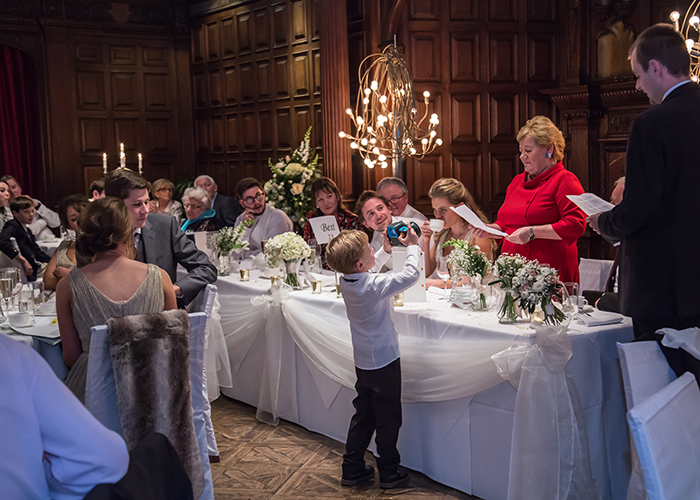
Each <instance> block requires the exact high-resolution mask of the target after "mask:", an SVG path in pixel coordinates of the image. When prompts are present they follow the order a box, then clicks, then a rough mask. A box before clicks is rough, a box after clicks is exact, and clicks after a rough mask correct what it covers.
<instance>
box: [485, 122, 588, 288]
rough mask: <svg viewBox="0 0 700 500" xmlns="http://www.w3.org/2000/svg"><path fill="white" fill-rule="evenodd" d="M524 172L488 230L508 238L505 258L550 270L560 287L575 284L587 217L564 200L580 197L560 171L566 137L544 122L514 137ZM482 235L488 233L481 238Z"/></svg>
mask: <svg viewBox="0 0 700 500" xmlns="http://www.w3.org/2000/svg"><path fill="white" fill-rule="evenodd" d="M517 139H518V142H519V143H520V161H522V162H523V166H524V167H525V172H523V173H522V174H518V175H517V176H515V178H514V179H513V181H512V182H511V183H510V186H508V189H507V191H506V199H505V201H504V202H503V205H502V206H501V209H500V210H499V211H498V219H497V220H496V222H494V223H493V224H490V226H491V227H494V228H496V229H500V230H502V231H503V232H505V233H507V234H508V236H507V237H506V238H505V241H504V242H503V248H502V252H503V253H510V254H520V255H522V256H523V257H525V258H527V259H530V260H534V259H537V260H538V261H539V262H540V264H549V266H551V267H552V268H554V269H556V270H557V271H558V272H559V278H560V279H561V281H563V282H567V281H575V282H578V281H579V272H578V249H577V248H576V241H577V240H578V239H579V238H580V237H581V235H583V232H584V231H585V229H586V221H585V214H584V213H583V212H582V211H581V210H580V209H579V208H578V207H577V206H576V205H575V204H574V203H573V202H572V201H571V200H569V199H568V198H567V197H566V196H567V195H579V194H582V193H583V188H582V187H581V183H580V182H579V180H578V178H577V177H576V176H575V175H574V174H573V173H571V172H569V171H568V170H566V169H565V168H564V165H563V164H562V162H561V160H562V158H563V157H564V145H565V143H564V137H563V136H562V134H561V131H560V130H559V129H558V128H557V127H556V126H555V125H554V123H552V122H551V120H550V119H549V118H546V117H544V116H535V117H534V118H532V119H531V120H528V122H527V123H526V124H525V126H524V127H523V128H521V129H520V132H518V137H517ZM484 234H486V233H484Z"/></svg>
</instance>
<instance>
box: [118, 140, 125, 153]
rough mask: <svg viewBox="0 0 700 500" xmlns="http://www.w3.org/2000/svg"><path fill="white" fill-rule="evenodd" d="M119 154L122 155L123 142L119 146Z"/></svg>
mask: <svg viewBox="0 0 700 500" xmlns="http://www.w3.org/2000/svg"><path fill="white" fill-rule="evenodd" d="M119 152H120V153H121V154H124V143H123V142H122V143H121V144H119Z"/></svg>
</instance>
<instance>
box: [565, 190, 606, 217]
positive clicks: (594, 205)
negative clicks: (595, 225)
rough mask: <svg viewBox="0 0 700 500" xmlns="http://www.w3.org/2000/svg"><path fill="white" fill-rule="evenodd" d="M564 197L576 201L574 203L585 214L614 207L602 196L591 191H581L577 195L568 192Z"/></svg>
mask: <svg viewBox="0 0 700 500" xmlns="http://www.w3.org/2000/svg"><path fill="white" fill-rule="evenodd" d="M566 197H567V198H569V199H570V200H571V201H573V202H574V203H576V205H577V206H578V207H579V208H580V209H581V210H583V211H584V212H585V213H586V215H595V214H598V213H600V212H607V211H608V210H612V209H613V208H615V205H613V204H612V203H610V202H607V201H605V200H604V199H603V198H601V197H599V196H596V195H594V194H593V193H583V194H581V195H578V196H576V195H573V194H568V195H566Z"/></svg>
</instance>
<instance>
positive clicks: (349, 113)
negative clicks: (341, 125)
mask: <svg viewBox="0 0 700 500" xmlns="http://www.w3.org/2000/svg"><path fill="white" fill-rule="evenodd" d="M345 113H346V114H347V115H348V116H352V109H350V108H348V109H346V110H345Z"/></svg>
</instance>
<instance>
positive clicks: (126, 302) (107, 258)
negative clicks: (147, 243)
mask: <svg viewBox="0 0 700 500" xmlns="http://www.w3.org/2000/svg"><path fill="white" fill-rule="evenodd" d="M78 225H79V227H80V235H79V236H78V239H77V241H76V245H75V246H76V252H77V253H78V254H80V256H81V258H82V259H84V260H86V261H90V264H87V265H85V266H83V267H80V268H78V267H76V268H74V269H73V270H72V271H71V272H70V273H69V274H68V279H65V280H61V281H59V282H58V286H57V287H56V312H57V314H58V326H59V331H60V332H61V341H62V343H63V359H64V361H65V362H66V364H67V365H68V366H69V367H71V369H70V372H68V377H67V378H66V385H67V386H68V388H69V389H70V390H71V391H73V393H74V394H75V395H76V396H77V398H78V399H80V401H82V402H85V377H86V375H87V361H88V351H89V350H90V337H91V332H90V328H92V327H93V326H96V325H102V324H105V323H106V322H107V319H108V318H113V317H121V316H132V315H137V314H146V313H155V312H161V311H163V310H168V309H175V308H176V307H177V299H176V298H175V291H174V290H173V285H172V282H171V281H170V276H168V273H166V272H165V271H163V270H161V269H160V268H159V267H158V266H156V265H154V264H144V263H142V262H138V261H136V260H134V259H133V257H134V228H133V225H132V223H131V217H130V215H129V210H128V209H127V207H126V205H125V204H124V202H123V201H122V200H119V199H117V198H112V197H107V198H102V199H99V200H96V201H94V202H92V203H90V204H89V205H88V206H87V207H86V208H85V210H84V211H83V213H82V214H81V216H80V219H79V223H78Z"/></svg>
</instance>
